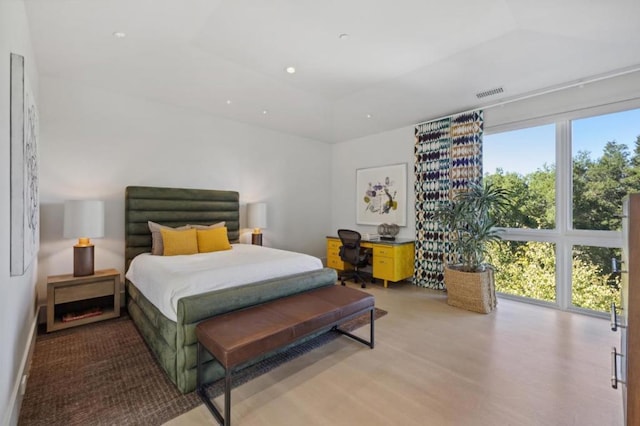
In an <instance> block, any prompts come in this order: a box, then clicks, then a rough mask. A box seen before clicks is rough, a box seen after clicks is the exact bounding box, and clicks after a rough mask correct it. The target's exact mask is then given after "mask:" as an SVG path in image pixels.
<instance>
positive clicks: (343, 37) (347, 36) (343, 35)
mask: <svg viewBox="0 0 640 426" xmlns="http://www.w3.org/2000/svg"><path fill="white" fill-rule="evenodd" d="M338 38H339V39H340V40H347V39H348V38H349V34H347V33H342V34H340V35H338Z"/></svg>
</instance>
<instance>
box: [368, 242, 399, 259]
mask: <svg viewBox="0 0 640 426" xmlns="http://www.w3.org/2000/svg"><path fill="white" fill-rule="evenodd" d="M395 255H396V252H395V249H394V247H390V246H383V245H374V246H373V258H374V259H375V258H376V257H380V256H382V257H391V258H393V257H395Z"/></svg>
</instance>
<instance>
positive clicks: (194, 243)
mask: <svg viewBox="0 0 640 426" xmlns="http://www.w3.org/2000/svg"><path fill="white" fill-rule="evenodd" d="M160 233H161V234H162V242H163V244H164V252H163V254H164V255H165V256H176V255H179V254H196V253H198V238H197V234H196V230H195V229H186V230H184V231H174V230H173V229H164V228H163V229H160Z"/></svg>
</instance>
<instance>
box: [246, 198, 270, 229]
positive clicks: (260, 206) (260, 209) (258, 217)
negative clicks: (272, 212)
mask: <svg viewBox="0 0 640 426" xmlns="http://www.w3.org/2000/svg"><path fill="white" fill-rule="evenodd" d="M247 225H248V226H249V228H266V227H267V204H266V203H251V204H248V205H247Z"/></svg>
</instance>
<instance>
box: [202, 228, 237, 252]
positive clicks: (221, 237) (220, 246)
mask: <svg viewBox="0 0 640 426" xmlns="http://www.w3.org/2000/svg"><path fill="white" fill-rule="evenodd" d="M196 232H197V233H198V251H199V252H200V253H209V252H212V251H221V250H229V249H231V244H229V237H228V236H227V227H226V226H223V227H222V228H213V229H206V230H203V229H198V230H196Z"/></svg>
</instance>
